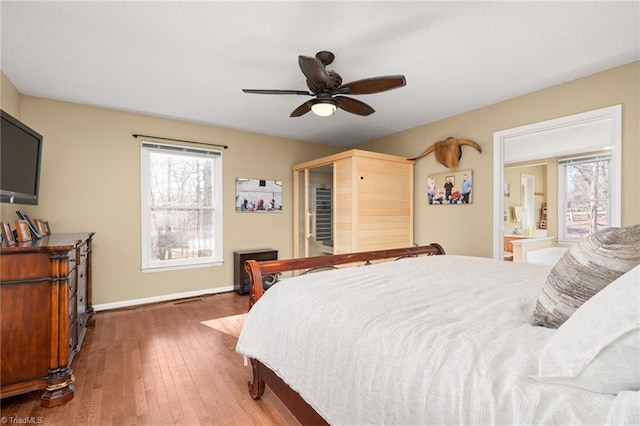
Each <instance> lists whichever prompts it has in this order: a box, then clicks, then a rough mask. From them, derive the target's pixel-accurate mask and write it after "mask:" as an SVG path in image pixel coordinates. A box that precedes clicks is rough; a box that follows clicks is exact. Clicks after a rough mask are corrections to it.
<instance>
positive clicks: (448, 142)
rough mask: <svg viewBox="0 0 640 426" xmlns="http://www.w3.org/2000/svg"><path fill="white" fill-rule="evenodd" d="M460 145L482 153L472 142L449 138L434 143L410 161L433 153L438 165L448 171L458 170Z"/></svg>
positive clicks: (460, 153)
mask: <svg viewBox="0 0 640 426" xmlns="http://www.w3.org/2000/svg"><path fill="white" fill-rule="evenodd" d="M462 145H468V146H471V147H473V148H475V149H477V150H478V152H480V153H482V148H481V147H480V145H478V144H477V143H475V142H474V141H472V140H469V139H456V138H454V137H451V136H450V137H448V138H447V139H445V140H443V141H440V142H436V143H434V144H433V145H431V146H430V147H429V148H427V149H426V150H425V151H424V152H423V153H422V154H420V155H418V156H417V157H415V158H411V160H418V159H420V158H422V157H425V156H427V155H429V154H431V153H432V152H433V151H435V152H436V160H437V161H438V163H440V164H442V165H443V166H445V167H447V168H449V169H452V170H456V169H457V168H458V162H459V161H460V158H461V157H462Z"/></svg>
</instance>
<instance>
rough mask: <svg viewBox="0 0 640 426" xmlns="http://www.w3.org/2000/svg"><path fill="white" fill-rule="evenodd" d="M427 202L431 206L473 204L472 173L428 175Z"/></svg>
mask: <svg viewBox="0 0 640 426" xmlns="http://www.w3.org/2000/svg"><path fill="white" fill-rule="evenodd" d="M427 201H428V202H429V204H431V205H444V204H452V205H458V204H471V203H472V202H473V171H471V170H459V171H456V172H450V171H449V172H445V173H437V174H433V175H429V176H428V177H427Z"/></svg>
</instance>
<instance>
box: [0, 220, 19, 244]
mask: <svg viewBox="0 0 640 426" xmlns="http://www.w3.org/2000/svg"><path fill="white" fill-rule="evenodd" d="M0 224H1V225H0V232H1V233H2V241H4V245H6V246H12V245H14V244H15V243H16V240H15V239H14V238H13V231H12V230H11V224H10V223H9V222H0Z"/></svg>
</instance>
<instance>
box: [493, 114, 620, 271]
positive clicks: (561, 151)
mask: <svg viewBox="0 0 640 426" xmlns="http://www.w3.org/2000/svg"><path fill="white" fill-rule="evenodd" d="M603 149H607V150H610V152H611V170H610V176H611V179H612V185H611V226H620V223H621V220H622V211H621V192H620V190H621V186H622V170H621V163H622V161H621V155H622V106H621V105H614V106H611V107H606V108H601V109H597V110H593V111H588V112H584V113H580V114H575V115H570V116H566V117H560V118H557V119H553V120H548V121H542V122H539V123H533V124H529V125H526V126H520V127H515V128H512V129H506V130H501V131H498V132H495V133H494V134H493V182H494V188H493V195H494V213H493V257H494V259H502V258H503V256H504V239H503V235H504V211H505V210H504V208H505V206H504V197H503V194H504V186H505V178H504V174H505V173H504V169H505V165H506V164H509V163H514V162H521V161H532V160H537V159H544V158H552V157H556V156H564V155H573V154H579V153H584V152H593V151H600V150H603ZM558 204H559V205H560V204H561V200H558ZM558 211H560V208H558Z"/></svg>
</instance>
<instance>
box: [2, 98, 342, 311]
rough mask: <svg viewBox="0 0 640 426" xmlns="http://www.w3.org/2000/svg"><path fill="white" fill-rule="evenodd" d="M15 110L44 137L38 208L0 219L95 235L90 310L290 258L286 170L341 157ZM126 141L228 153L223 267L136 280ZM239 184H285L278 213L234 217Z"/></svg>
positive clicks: (51, 105)
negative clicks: (267, 254) (203, 145)
mask: <svg viewBox="0 0 640 426" xmlns="http://www.w3.org/2000/svg"><path fill="white" fill-rule="evenodd" d="M3 99H4V91H3ZM3 105H4V101H3ZM20 110H21V112H22V114H21V119H22V121H24V122H25V123H26V124H27V125H29V126H30V127H32V128H34V129H35V130H37V131H38V132H39V133H41V134H42V135H43V136H44V149H43V158H42V178H41V183H40V196H41V198H40V202H39V204H38V206H17V205H10V204H2V205H1V206H2V218H3V220H5V221H7V220H9V219H10V220H13V219H14V218H15V210H17V209H18V208H20V209H22V210H25V211H27V212H28V213H29V214H30V216H31V217H32V218H44V219H46V220H48V222H49V224H50V226H51V228H52V230H53V231H54V232H75V231H93V232H95V233H96V235H95V238H94V269H93V279H94V286H93V302H94V304H105V303H112V302H120V301H126V300H132V299H141V298H149V297H155V296H162V295H167V294H176V293H185V292H197V291H201V290H206V289H209V288H212V287H224V286H230V285H232V283H233V251H234V250H241V249H255V248H273V249H276V250H279V252H280V257H281V258H288V257H292V238H293V230H292V223H293V216H292V204H291V203H292V198H293V197H292V172H291V166H292V165H293V164H296V163H300V162H303V161H308V160H312V159H314V158H317V157H322V156H325V155H329V154H333V153H335V152H337V151H339V149H337V148H335V147H328V146H323V145H319V144H311V143H305V142H299V141H293V140H287V139H282V138H274V137H268V136H264V135H257V134H251V133H246V132H240V131H234V130H228V129H222V128H216V127H212V126H205V125H198V124H192V123H186V122H181V121H177V120H169V119H164V118H157V117H150V116H144V115H139V114H132V113H125V112H118V111H112V110H107V109H101V108H94V107H89V106H83V105H77V104H71V103H65V102H58V101H53V100H47V99H41V98H34V97H28V96H21V97H20ZM133 133H143V134H151V135H157V136H167V137H175V138H181V139H188V140H195V141H207V142H212V143H219V144H224V145H228V146H229V149H227V150H225V151H224V152H223V173H224V177H223V178H224V196H223V197H224V200H223V203H224V206H223V208H224V219H223V220H224V236H223V238H224V260H225V262H224V265H223V266H218V267H208V268H198V269H187V270H179V271H170V272H154V273H142V272H141V271H140V245H141V243H140V148H139V142H138V140H136V139H134V138H133V137H132V136H131V135H132V134H133ZM237 177H250V178H264V179H275V180H282V181H283V184H284V188H283V203H284V211H283V212H282V213H236V212H235V207H234V206H235V179H236V178H237Z"/></svg>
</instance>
